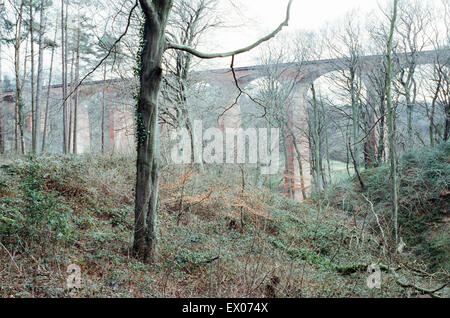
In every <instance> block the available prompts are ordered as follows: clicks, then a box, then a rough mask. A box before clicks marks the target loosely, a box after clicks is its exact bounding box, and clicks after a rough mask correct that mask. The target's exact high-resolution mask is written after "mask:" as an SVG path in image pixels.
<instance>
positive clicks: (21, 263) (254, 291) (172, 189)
mask: <svg viewBox="0 0 450 318" xmlns="http://www.w3.org/2000/svg"><path fill="white" fill-rule="evenodd" d="M223 174H226V177H225V175H223ZM161 179H162V180H161V202H160V206H161V209H160V213H159V224H160V226H159V228H160V233H159V234H160V243H159V253H158V254H159V258H158V260H157V261H156V262H155V263H154V264H151V265H149V264H142V263H140V262H138V261H136V260H135V259H134V258H132V257H131V255H130V251H129V248H130V246H131V245H132V232H133V201H134V193H133V187H134V161H133V160H132V159H130V158H126V157H112V158H101V157H77V158H76V157H43V158H38V159H36V158H27V159H20V158H16V159H14V160H12V159H9V160H8V159H3V160H2V163H1V167H0V241H1V246H0V251H1V252H0V282H1V284H0V285H1V289H0V297H69V296H71V295H74V294H70V293H69V292H70V291H69V290H68V289H67V287H66V279H67V277H68V275H69V274H68V273H67V272H66V269H67V267H68V266H69V265H70V264H77V265H79V266H80V268H81V279H82V282H81V286H82V288H81V289H80V290H78V291H76V293H75V295H76V296H78V297H388V296H391V297H407V296H418V295H422V294H427V292H426V291H424V290H422V291H419V290H418V289H417V288H415V287H405V286H407V284H412V285H415V286H416V287H417V286H421V288H422V289H433V288H436V286H439V284H440V283H439V281H436V279H429V277H427V276H424V274H421V273H422V272H426V266H425V264H424V263H422V262H418V261H416V260H415V257H412V256H411V255H410V254H404V255H403V254H402V255H397V256H396V257H391V256H389V254H388V253H386V251H384V250H383V249H382V248H380V246H381V243H382V239H381V238H380V235H379V233H376V231H372V230H371V228H370V227H369V226H366V224H365V223H362V222H360V221H359V218H355V219H353V217H352V214H351V213H348V212H345V211H344V210H349V209H348V207H346V208H345V209H341V208H337V207H333V204H330V202H331V201H330V202H327V200H319V201H311V202H309V203H304V204H301V205H299V204H296V203H295V202H293V201H290V200H287V199H286V198H285V197H283V196H282V195H278V194H275V193H272V192H271V191H269V190H267V189H263V188H257V189H255V188H253V187H252V186H251V185H250V184H247V182H246V178H245V177H244V178H242V176H241V174H240V171H232V170H230V171H226V172H222V175H220V174H219V175H218V174H217V173H212V172H208V171H207V170H206V171H204V172H202V173H199V172H196V171H195V170H191V169H189V168H178V169H169V168H165V169H164V171H163V173H162V178H161ZM341 193H342V192H341ZM344 201H345V200H344ZM319 203H320V204H319ZM344 205H345V202H344ZM351 210H352V209H351ZM360 210H361V207H360ZM367 213H370V211H367ZM373 263H374V264H380V265H382V266H381V267H382V270H383V272H382V285H381V289H369V288H368V287H367V283H366V281H367V278H368V276H369V274H368V273H366V268H367V265H370V264H373ZM392 270H395V275H394V274H393V272H392ZM446 277H447V278H448V276H445V275H444V276H442V275H441V277H439V278H438V280H442V279H445V278H446ZM441 292H442V291H440V292H438V293H437V294H436V296H438V295H441V296H442V293H441Z"/></svg>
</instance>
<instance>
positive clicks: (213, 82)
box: [0, 49, 450, 201]
mask: <svg viewBox="0 0 450 318" xmlns="http://www.w3.org/2000/svg"><path fill="white" fill-rule="evenodd" d="M449 52H450V50H449V49H445V50H437V51H436V50H435V51H423V52H417V53H415V62H416V65H425V64H435V63H436V62H437V59H440V61H439V62H440V63H442V62H443V61H445V62H446V63H449V58H450V54H449ZM410 56H411V55H409V54H398V55H396V57H397V64H398V65H405V63H406V62H407V58H408V57H409V58H410ZM383 61H384V56H382V55H373V56H364V57H360V58H359V60H358V63H359V69H360V70H361V77H362V80H363V84H364V86H365V87H366V92H367V95H368V96H366V99H367V101H368V102H369V103H370V102H372V103H376V97H375V95H374V94H373V93H371V92H373V89H371V88H372V87H373V86H372V85H373V83H371V80H370V76H369V75H370V74H372V73H373V72H376V71H377V69H379V68H380V66H382V65H383ZM348 65H349V59H348V58H340V59H327V60H316V61H308V62H303V63H301V64H298V63H287V64H281V65H278V66H277V68H278V69H283V75H282V76H283V77H284V78H286V79H290V80H294V81H295V86H294V90H293V103H292V107H290V108H289V109H288V112H289V116H288V117H289V119H290V121H291V122H290V123H289V125H290V127H292V128H293V130H294V131H295V135H296V138H295V140H296V143H297V145H294V143H293V139H292V138H288V139H287V140H286V141H285V142H286V145H287V149H288V158H289V159H288V163H287V169H286V171H287V176H286V185H287V187H288V188H290V193H291V194H292V195H293V198H294V199H295V200H296V201H302V200H303V197H302V191H301V189H302V188H309V187H310V184H311V177H310V162H309V150H308V147H309V141H308V140H307V138H306V136H305V134H304V133H302V127H303V128H304V127H306V126H307V124H306V120H307V112H306V110H307V106H308V105H307V93H308V90H309V89H310V87H311V84H312V83H314V81H316V80H317V79H319V78H320V77H321V76H324V75H325V74H327V73H330V72H335V71H342V70H346V69H348ZM267 68H268V66H267V65H257V66H250V67H240V68H235V69H234V72H233V71H232V70H231V69H230V68H228V69H216V70H206V71H199V72H194V73H192V75H191V80H192V81H193V82H194V83H195V82H204V83H207V84H208V85H209V86H211V87H213V88H216V89H219V90H221V91H225V92H227V93H229V100H228V101H227V102H225V104H224V105H223V106H224V107H225V108H226V106H227V105H228V106H229V105H232V104H233V103H234V101H235V99H236V96H238V94H239V90H238V86H239V88H240V89H242V90H245V89H246V87H248V86H249V85H250V84H251V83H252V82H254V81H255V80H258V79H260V78H263V77H265V76H266V74H267ZM124 82H126V81H122V80H109V81H107V82H106V86H105V84H104V82H103V81H97V82H89V83H85V84H83V85H82V86H81V88H80V106H79V108H78V135H77V139H78V144H77V147H78V149H79V152H80V153H81V152H89V151H92V143H93V142H92V139H93V126H95V125H97V126H98V125H99V124H100V122H99V120H98V116H97V118H96V119H93V118H90V117H92V112H90V111H89V106H88V105H87V104H88V102H87V100H88V99H89V98H91V97H92V96H95V95H96V96H97V99H96V100H97V103H103V101H104V103H105V104H106V106H105V109H106V113H107V116H106V117H107V118H106V119H107V133H106V137H107V140H108V149H109V150H110V151H115V152H132V151H133V149H134V129H133V120H134V113H133V112H134V110H133V107H132V104H133V100H132V94H131V93H130V92H129V88H128V89H127V88H126V87H127V86H126V85H124ZM124 90H125V94H124ZM43 91H44V92H45V91H46V88H44V90H43ZM61 91H62V89H61V85H54V86H52V87H51V88H50V96H51V99H52V100H54V101H58V100H59V102H60V100H61ZM103 92H104V95H103ZM99 94H100V95H101V97H99ZM124 95H125V97H124ZM28 98H29V97H28ZM25 100H27V96H26V95H25ZM125 100H128V102H126V101H125ZM0 101H1V102H2V104H3V106H2V110H3V111H2V114H3V117H4V119H5V117H8V116H9V117H8V118H9V119H10V121H11V116H14V103H15V91H7V92H4V93H3V96H1V100H0ZM124 103H125V104H127V103H128V105H129V106H130V107H123V104H124ZM97 107H98V105H97ZM8 114H9V115H8ZM11 114H12V115H11ZM240 114H241V111H240V106H239V103H238V104H236V106H234V107H232V108H230V109H228V111H227V112H226V113H225V114H224V116H223V117H221V119H220V122H219V125H220V127H221V128H222V129H225V128H228V127H230V128H238V127H240ZM26 118H27V123H26V129H27V130H28V131H31V114H26ZM42 118H43V115H42ZM41 122H43V120H41ZM50 126H51V125H50ZM41 128H42V127H41ZM9 130H11V129H9ZM41 130H42V129H41ZM11 138H13V136H12V134H11V132H9V135H7V139H9V140H10V141H9V143H10V144H11V142H12V141H11V140H12V139H11ZM295 146H297V149H300V152H301V153H302V158H301V160H298V158H297V156H296V155H295V150H294V149H295V148H296V147H295ZM10 148H11V147H10ZM300 164H301V167H302V169H301V170H302V171H303V173H302V175H303V177H301V173H300Z"/></svg>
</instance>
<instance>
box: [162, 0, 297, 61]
mask: <svg viewBox="0 0 450 318" xmlns="http://www.w3.org/2000/svg"><path fill="white" fill-rule="evenodd" d="M292 2H293V0H289V3H288V6H287V10H286V18H285V20H284V21H283V22H282V23H281V24H280V25H279V26H278V28H276V29H275V30H274V31H273V32H272V33H270V34H268V35H266V36H264V37H262V38H261V39H259V40H258V41H256V42H255V43H253V44H251V45H249V46H247V47H244V48H241V49H238V50H235V51H231V52H226V53H203V52H199V51H197V50H196V49H194V48H192V47H189V46H186V45H181V44H176V43H170V42H167V47H166V49H174V50H180V51H184V52H187V53H190V54H192V55H195V56H196V57H198V58H201V59H215V58H223V57H230V56H234V55H238V54H242V53H245V52H248V51H250V50H252V49H254V48H255V47H257V46H259V45H260V44H262V43H264V42H266V41H268V40H270V39H272V38H273V37H275V36H276V35H277V34H278V33H280V31H281V30H282V29H283V28H284V27H286V26H288V23H289V17H290V11H291V5H292Z"/></svg>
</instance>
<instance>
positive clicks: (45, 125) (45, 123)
mask: <svg viewBox="0 0 450 318" xmlns="http://www.w3.org/2000/svg"><path fill="white" fill-rule="evenodd" d="M57 34H58V26H57V25H56V27H55V36H54V40H53V43H56V36H57ZM54 57H55V46H53V47H52V55H51V58H50V71H49V75H48V83H47V97H46V102H45V116H44V131H43V132H42V152H44V151H45V143H46V139H47V126H48V124H47V122H48V108H49V104H50V90H51V87H52V75H53V60H54Z"/></svg>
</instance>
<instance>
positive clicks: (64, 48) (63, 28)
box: [61, 0, 69, 154]
mask: <svg viewBox="0 0 450 318" xmlns="http://www.w3.org/2000/svg"><path fill="white" fill-rule="evenodd" d="M66 1H67V0H66ZM65 7H67V5H66V4H65V1H64V0H61V67H62V100H63V107H62V112H63V153H65V154H67V153H68V151H69V145H68V143H67V141H68V138H67V137H68V135H67V133H68V132H67V124H68V122H67V100H66V99H67V32H66V31H67V17H66V15H67V12H64V11H65V10H64V9H65Z"/></svg>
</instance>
